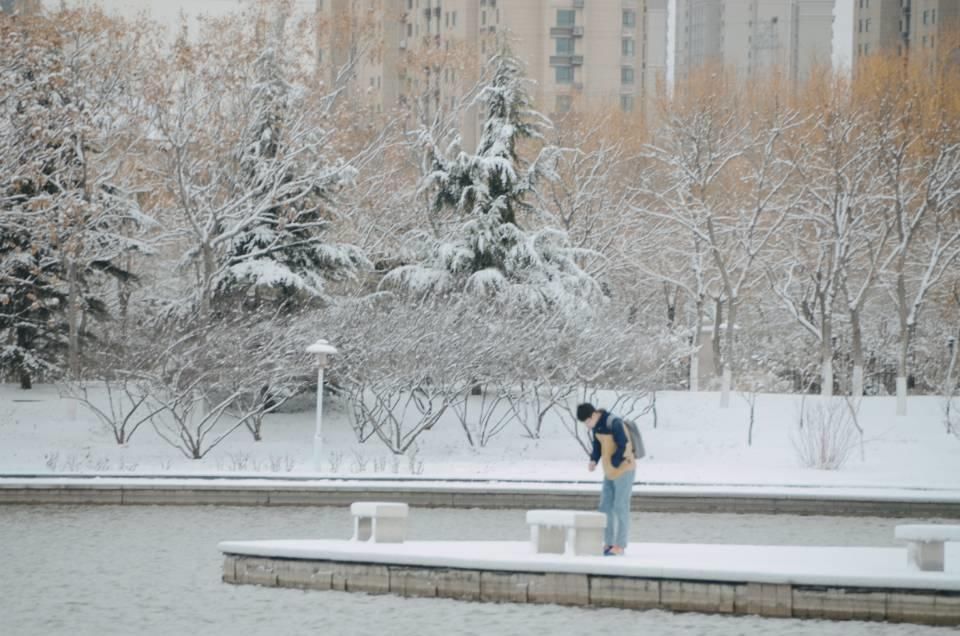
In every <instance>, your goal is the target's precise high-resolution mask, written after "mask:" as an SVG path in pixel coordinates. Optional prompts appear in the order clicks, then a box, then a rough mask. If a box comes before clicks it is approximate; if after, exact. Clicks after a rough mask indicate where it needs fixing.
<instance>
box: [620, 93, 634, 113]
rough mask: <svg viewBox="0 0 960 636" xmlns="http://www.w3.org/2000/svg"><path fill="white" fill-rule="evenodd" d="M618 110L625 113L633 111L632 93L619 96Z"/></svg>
mask: <svg viewBox="0 0 960 636" xmlns="http://www.w3.org/2000/svg"><path fill="white" fill-rule="evenodd" d="M620 110H622V111H623V112H625V113H632V112H633V95H621V96H620Z"/></svg>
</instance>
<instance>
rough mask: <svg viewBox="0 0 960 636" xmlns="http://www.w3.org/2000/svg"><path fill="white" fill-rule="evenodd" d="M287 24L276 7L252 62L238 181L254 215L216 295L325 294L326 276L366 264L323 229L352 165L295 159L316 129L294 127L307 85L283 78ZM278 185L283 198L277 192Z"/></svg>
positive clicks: (235, 241) (236, 242) (238, 237)
mask: <svg viewBox="0 0 960 636" xmlns="http://www.w3.org/2000/svg"><path fill="white" fill-rule="evenodd" d="M286 22H287V15H286V13H285V11H284V10H283V8H279V10H277V11H276V14H275V16H274V21H273V24H272V32H271V34H270V35H269V36H268V37H267V38H266V42H265V45H264V48H263V50H262V51H261V52H260V55H259V57H258V58H257V60H256V61H255V63H254V70H255V73H256V78H257V81H256V83H255V84H254V85H253V86H251V87H250V89H249V91H248V95H249V100H250V101H249V104H250V110H249V112H250V114H251V119H250V121H249V125H248V126H247V129H246V130H245V131H243V136H242V140H244V141H245V143H242V145H241V146H240V148H239V149H238V153H239V157H238V164H239V171H240V182H241V184H242V188H243V190H244V191H245V194H246V195H247V196H248V202H246V203H245V204H244V205H245V206H246V207H249V209H250V212H251V217H250V222H249V223H246V224H243V225H241V226H240V227H238V228H237V232H236V234H235V235H234V236H232V237H231V238H230V240H229V242H228V243H227V247H226V253H225V255H224V256H225V259H226V265H227V267H226V269H225V271H224V272H223V273H222V275H221V276H220V278H219V279H218V281H217V290H216V291H217V295H218V296H229V295H232V294H241V295H242V294H244V293H246V292H247V291H249V290H250V289H251V288H264V287H272V288H274V289H278V290H279V291H280V294H281V297H287V296H289V295H291V294H294V293H296V292H298V291H305V292H307V293H308V294H309V295H321V294H322V293H323V289H324V286H325V285H324V281H325V279H328V278H329V279H335V280H336V279H340V278H343V276H344V275H345V274H348V273H351V272H355V271H356V270H358V269H360V268H362V267H365V266H366V265H367V261H366V258H365V256H364V255H363V253H362V251H361V250H359V249H357V248H355V247H354V246H351V245H343V244H336V243H334V242H331V241H328V240H326V237H325V236H324V235H323V234H321V230H322V229H324V227H325V226H326V225H327V224H328V219H327V218H325V214H324V213H325V212H326V211H327V210H328V209H329V208H330V207H332V204H333V201H332V193H333V191H334V190H336V189H337V188H338V187H339V186H340V185H341V184H342V183H343V182H344V181H345V179H348V178H349V177H350V170H349V169H348V168H345V167H344V166H342V165H339V164H336V163H335V165H333V166H331V167H330V169H326V170H321V171H320V172H318V173H313V174H311V173H310V172H311V171H312V170H313V169H314V168H315V166H310V165H309V164H307V163H305V162H304V161H301V160H300V159H298V158H297V155H298V154H300V153H301V152H302V148H298V145H299V144H301V143H303V142H304V141H310V136H311V135H312V133H311V132H310V131H309V130H304V129H297V128H296V124H297V123H298V122H297V117H296V115H295V114H294V113H293V112H291V111H292V110H293V109H297V108H301V107H302V101H301V99H302V91H301V90H299V89H298V88H297V87H296V86H294V85H291V84H290V83H289V82H288V81H287V80H286V77H285V72H286V70H287V66H288V64H287V63H285V60H284V57H285V55H284V49H283V44H284V32H285V26H286ZM314 141H315V140H314ZM320 145H321V144H318V145H317V147H320ZM287 157H293V160H292V161H287ZM278 190H279V191H280V192H282V193H283V196H281V197H278V196H277V194H278Z"/></svg>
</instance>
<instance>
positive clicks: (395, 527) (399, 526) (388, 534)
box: [373, 517, 407, 543]
mask: <svg viewBox="0 0 960 636" xmlns="http://www.w3.org/2000/svg"><path fill="white" fill-rule="evenodd" d="M373 526H374V527H373V540H374V541H375V542H376V543H403V540H404V538H405V535H406V533H407V520H406V519H404V518H401V517H380V518H378V519H376V520H374V524H373Z"/></svg>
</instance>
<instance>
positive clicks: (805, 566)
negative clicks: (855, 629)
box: [219, 540, 960, 625]
mask: <svg viewBox="0 0 960 636" xmlns="http://www.w3.org/2000/svg"><path fill="white" fill-rule="evenodd" d="M950 547H953V548H956V547H957V546H956V545H953V546H948V548H950ZM219 549H220V551H221V552H223V554H224V564H223V568H224V569H223V580H224V581H225V582H228V583H234V584H253V585H265V586H271V587H289V588H298V589H311V590H341V591H349V592H366V593H372V594H397V595H401V596H409V597H443V598H453V599H461V600H469V601H483V602H512V603H557V604H561V605H575V606H596V607H619V608H630V609H664V610H672V611H695V612H704V613H721V614H756V615H761V616H769V617H794V618H822V619H831V620H847V619H852V620H876V621H891V622H905V623H919V624H929V625H960V563H957V559H956V558H954V559H953V561H952V562H951V560H950V557H949V556H948V560H947V570H946V571H945V572H921V571H919V570H916V569H913V568H911V567H910V566H909V565H908V563H907V551H906V549H905V548H850V547H794V546H752V545H715V544H711V545H704V544H669V543H640V544H631V545H630V547H629V549H628V553H627V555H625V556H622V557H584V556H565V555H556V554H537V553H536V551H535V549H534V547H533V546H532V545H531V543H530V542H528V541H524V542H493V541H488V542H476V541H470V542H467V541H420V542H417V541H412V542H406V543H397V544H385V543H368V542H357V541H339V540H299V541H293V540H275V541H226V542H223V543H221V544H220V545H219ZM948 552H949V549H948ZM953 556H954V557H957V556H960V554H954V555H953Z"/></svg>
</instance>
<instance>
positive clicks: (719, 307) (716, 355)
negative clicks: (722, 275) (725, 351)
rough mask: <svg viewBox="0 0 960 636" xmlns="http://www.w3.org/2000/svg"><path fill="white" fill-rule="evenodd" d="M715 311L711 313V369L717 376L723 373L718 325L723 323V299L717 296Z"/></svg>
mask: <svg viewBox="0 0 960 636" xmlns="http://www.w3.org/2000/svg"><path fill="white" fill-rule="evenodd" d="M715 305H716V311H714V313H713V342H712V343H711V344H712V346H713V370H714V373H716V374H717V375H718V376H720V375H723V366H722V365H721V360H723V356H722V355H721V351H720V343H721V342H722V340H721V334H720V325H722V324H723V301H722V300H720V299H719V298H718V299H716V303H715Z"/></svg>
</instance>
